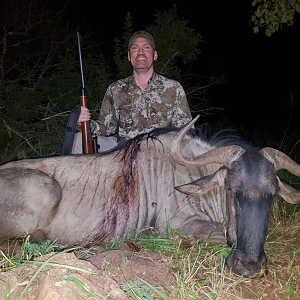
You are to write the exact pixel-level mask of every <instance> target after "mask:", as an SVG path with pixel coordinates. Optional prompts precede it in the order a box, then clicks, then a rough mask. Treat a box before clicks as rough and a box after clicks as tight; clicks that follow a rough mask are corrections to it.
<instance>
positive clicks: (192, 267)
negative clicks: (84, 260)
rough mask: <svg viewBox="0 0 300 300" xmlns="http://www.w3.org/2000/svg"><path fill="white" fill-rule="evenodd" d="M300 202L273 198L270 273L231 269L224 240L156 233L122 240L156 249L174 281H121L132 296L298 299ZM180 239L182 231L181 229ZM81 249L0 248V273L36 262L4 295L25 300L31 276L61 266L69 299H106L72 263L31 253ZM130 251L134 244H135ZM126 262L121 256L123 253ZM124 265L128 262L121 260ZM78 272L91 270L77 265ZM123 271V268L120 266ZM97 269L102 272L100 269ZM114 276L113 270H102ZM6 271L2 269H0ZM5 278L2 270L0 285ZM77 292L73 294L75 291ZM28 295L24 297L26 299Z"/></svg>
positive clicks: (29, 244) (45, 244)
mask: <svg viewBox="0 0 300 300" xmlns="http://www.w3.org/2000/svg"><path fill="white" fill-rule="evenodd" d="M299 220H300V205H289V204H287V203H286V202H284V201H283V200H282V199H281V198H279V197H278V198H276V199H275V201H274V205H273V209H272V212H271V214H270V223H269V229H268V235H267V241H266V245H265V252H266V254H267V257H268V259H269V261H268V274H266V275H265V276H264V277H263V278H260V279H254V280H250V279H246V278H242V277H239V276H236V275H234V274H231V273H230V272H229V271H228V270H227V269H226V268H225V266H224V263H225V258H226V257H227V256H228V254H229V253H230V248H228V247H227V245H226V244H225V243H221V242H213V241H204V240H198V241H197V242H196V243H195V244H194V245H193V246H192V247H189V248H184V247H182V246H181V243H180V242H178V240H175V239H173V238H171V237H173V235H172V234H171V235H170V236H169V237H160V236H157V235H156V234H154V233H153V234H150V235H145V236H143V237H141V238H140V239H135V240H130V241H125V242H126V243H127V244H128V245H130V244H133V245H134V247H137V248H138V249H143V251H148V252H156V253H159V255H160V256H161V258H162V261H163V262H164V263H166V265H167V266H168V268H169V269H170V270H171V272H172V273H173V274H174V276H175V282H174V283H172V286H171V288H170V289H169V290H164V289H158V288H157V287H154V286H153V285H151V284H150V283H149V282H147V278H136V280H133V281H128V282H125V284H122V285H121V288H122V289H123V291H125V292H126V294H127V296H128V297H130V299H179V300H180V299H184V300H189V299H218V300H231V299H235V300H236V299H243V300H245V299H257V300H258V299H267V300H268V299H275V298H277V299H282V300H285V299H287V300H289V299H291V300H292V299H300V240H299V236H300V223H299ZM179 235H180V236H181V237H183V238H184V234H182V233H180V234H179ZM121 242H124V241H116V242H114V243H110V244H106V245H104V247H101V248H99V251H109V250H111V249H115V248H116V247H118V246H119V245H120V243H121ZM74 250H77V251H81V252H82V253H85V254H88V253H89V251H90V249H82V248H71V247H70V246H68V245H59V244H55V243H51V242H50V241H45V242H43V243H42V244H35V243H32V242H31V241H30V237H27V238H26V239H25V240H24V241H23V245H22V248H21V250H19V251H18V252H16V253H13V254H10V255H6V254H5V253H4V252H1V257H0V267H1V270H2V272H5V271H9V270H11V269H12V268H16V267H19V266H22V265H25V264H26V266H27V267H26V268H27V269H25V273H24V274H26V273H28V272H29V269H33V265H34V266H35V268H34V271H33V274H32V275H31V278H30V279H29V280H27V281H26V282H25V283H26V284H24V286H23V289H22V293H21V294H19V295H18V298H14V297H12V296H11V295H13V294H14V293H12V286H10V285H9V284H7V285H6V292H5V293H6V296H5V297H4V299H20V300H21V299H23V297H24V295H25V296H26V293H28V290H29V289H30V287H31V285H33V284H34V282H35V279H36V278H38V277H39V276H40V274H42V272H43V271H44V269H46V268H52V270H53V272H54V273H55V267H57V266H59V267H60V268H63V269H65V270H67V271H66V274H65V275H64V276H61V277H60V278H59V279H57V280H59V281H60V282H62V283H63V284H64V285H65V288H67V287H68V286H69V285H70V284H71V283H72V284H73V287H72V288H70V287H69V288H68V289H67V290H68V291H69V290H72V291H73V292H72V293H73V294H71V295H73V296H74V298H72V296H71V298H70V299H105V297H103V296H101V295H99V294H96V293H95V292H94V291H93V290H90V289H89V288H88V287H87V286H86V285H85V283H84V282H83V281H82V278H81V277H77V276H75V275H74V274H73V275H72V274H71V273H70V272H71V271H74V270H71V269H70V266H66V265H59V264H56V263H54V262H52V261H51V260H52V258H51V259H49V258H48V259H45V261H44V262H36V261H33V258H35V257H37V256H41V255H45V254H46V253H49V252H53V251H55V253H57V255H58V254H59V253H63V252H65V253H67V252H70V251H74ZM133 250H134V249H133ZM124 261H125V258H124ZM123 268H124V269H125V268H126V264H125V263H124V264H123ZM81 271H82V272H90V273H91V274H94V275H96V276H99V274H95V273H93V272H91V271H88V270H81ZM124 271H125V270H124ZM99 272H100V271H99ZM103 272H105V273H106V274H109V276H111V277H112V278H113V276H114V275H113V274H112V272H111V270H109V269H107V270H104V271H103ZM1 274H4V273H1ZM3 281H4V279H3V278H2V276H1V275H0V284H1V282H2V283H3ZM74 285H77V287H78V288H79V290H81V291H83V292H84V294H85V295H86V298H85V297H83V298H82V296H80V297H81V298H80V297H79V296H78V295H77V294H76V293H75V292H74ZM74 293H75V294H74ZM24 299H28V298H24Z"/></svg>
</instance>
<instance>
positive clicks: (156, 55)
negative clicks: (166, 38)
mask: <svg viewBox="0 0 300 300" xmlns="http://www.w3.org/2000/svg"><path fill="white" fill-rule="evenodd" d="M157 58H158V54H157V51H156V50H155V51H154V60H157Z"/></svg>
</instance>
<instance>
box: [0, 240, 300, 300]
mask: <svg viewBox="0 0 300 300" xmlns="http://www.w3.org/2000/svg"><path fill="white" fill-rule="evenodd" d="M139 250H140V249H135V247H134V245H133V246H132V245H130V244H126V243H123V244H121V245H120V246H119V247H118V248H117V249H115V250H109V251H105V252H102V251H99V250H94V251H89V252H88V254H87V255H85V256H83V259H82V258H81V259H79V257H81V256H82V254H84V253H83V252H79V251H78V252H65V253H64V252H60V253H55V252H52V253H49V254H47V255H45V256H43V257H39V258H36V259H35V262H32V263H26V264H24V265H22V266H19V267H16V268H13V269H11V270H10V271H7V272H1V273H0V299H12V300H15V299H22V300H65V299H120V300H123V299H163V298H162V297H159V296H157V293H155V294H156V297H154V296H153V298H151V297H150V294H152V295H153V293H151V290H150V289H149V286H148V285H147V284H146V283H145V282H144V281H146V282H147V283H148V284H150V285H151V286H152V287H154V288H155V289H157V290H158V291H161V292H162V293H163V294H164V295H165V296H167V297H168V298H169V299H174V300H175V299H197V298H188V297H186V298H185V297H183V298H182V297H179V296H178V293H177V292H176V289H175V288H174V287H176V286H178V278H179V274H178V272H179V271H178V270H176V269H173V268H172V266H170V265H169V264H168V261H167V260H166V259H165V258H164V257H162V256H160V255H159V254H158V253H155V252H149V251H146V250H141V251H139ZM289 263H290V264H295V265H294V268H295V270H296V271H297V272H300V271H299V264H298V262H293V261H292V262H286V261H276V262H275V261H269V269H270V271H269V272H268V274H267V275H266V276H264V277H262V278H259V279H245V278H239V277H238V276H236V275H234V274H230V276H226V277H221V276H220V277H216V278H215V280H217V281H221V280H223V281H224V286H226V285H227V286H230V289H229V288H228V289H226V288H224V289H223V291H221V292H220V294H219V296H218V297H217V298H216V297H212V298H210V297H209V296H207V297H206V296H205V293H206V294H207V295H209V293H208V292H205V291H208V290H209V289H210V288H212V287H209V286H206V285H205V286H203V291H204V295H203V297H201V298H199V299H226V300H228V299H264V300H273V299H281V300H291V299H296V298H294V297H293V293H292V292H293V291H290V293H289V290H288V288H287V287H288V284H289V282H287V280H286V279H283V278H281V277H280V274H278V272H273V271H272V269H274V268H277V269H278V266H280V264H282V268H284V267H285V265H286V264H289ZM296 271H295V272H296ZM291 276H292V274H291ZM198 280H199V282H201V281H202V280H203V276H202V275H201V270H200V272H199V279H198ZM195 281H197V278H196V279H195V278H194V283H195ZM207 281H209V280H207ZM215 283H216V282H215ZM215 283H212V286H213V285H214V284H215ZM232 290H234V291H235V292H234V293H235V294H236V295H239V296H238V297H236V298H234V296H233V295H234V294H232Z"/></svg>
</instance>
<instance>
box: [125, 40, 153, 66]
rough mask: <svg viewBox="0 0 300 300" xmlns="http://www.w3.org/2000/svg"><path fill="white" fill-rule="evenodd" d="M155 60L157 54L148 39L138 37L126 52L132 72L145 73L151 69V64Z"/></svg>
mask: <svg viewBox="0 0 300 300" xmlns="http://www.w3.org/2000/svg"><path fill="white" fill-rule="evenodd" d="M156 59H157V52H156V50H154V49H153V47H152V45H151V43H150V42H149V40H148V39H146V38H144V37H138V38H136V39H135V40H134V41H133V43H132V45H131V47H130V49H129V51H128V60H129V61H130V62H131V64H132V67H133V69H134V70H136V71H137V72H138V71H143V72H146V71H148V70H150V69H151V68H152V67H153V62H154V61H155V60H156Z"/></svg>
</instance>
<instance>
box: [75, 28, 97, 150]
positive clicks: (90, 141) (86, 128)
mask: <svg viewBox="0 0 300 300" xmlns="http://www.w3.org/2000/svg"><path fill="white" fill-rule="evenodd" d="M77 40H78V52H79V61H80V74H81V83H82V87H81V93H80V102H81V106H84V107H87V102H86V96H85V90H84V78H83V67H82V58H81V47H80V35H79V32H77ZM81 132H82V153H96V152H98V148H99V146H98V144H97V136H94V137H93V138H92V134H91V127H90V122H89V121H86V122H82V123H81Z"/></svg>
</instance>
